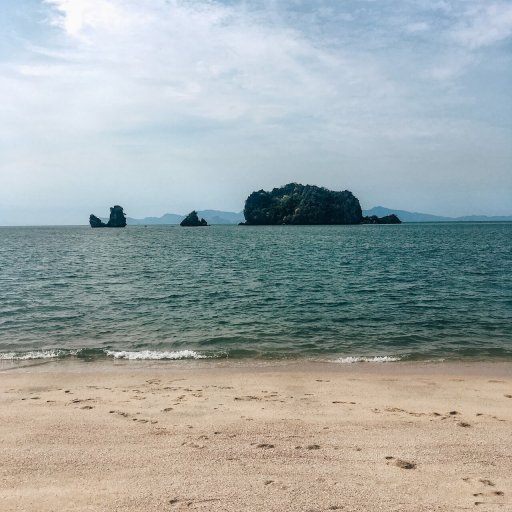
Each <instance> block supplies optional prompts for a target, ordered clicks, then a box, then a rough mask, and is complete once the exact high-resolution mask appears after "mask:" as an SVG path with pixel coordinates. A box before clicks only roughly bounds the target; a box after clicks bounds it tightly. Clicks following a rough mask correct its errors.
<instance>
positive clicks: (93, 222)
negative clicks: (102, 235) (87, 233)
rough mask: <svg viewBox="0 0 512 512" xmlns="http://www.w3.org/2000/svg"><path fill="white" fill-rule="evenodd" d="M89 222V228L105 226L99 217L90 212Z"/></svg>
mask: <svg viewBox="0 0 512 512" xmlns="http://www.w3.org/2000/svg"><path fill="white" fill-rule="evenodd" d="M89 224H90V225H91V228H106V227H107V225H106V224H105V223H104V222H103V221H102V220H101V219H99V218H98V217H96V215H93V214H92V213H91V215H90V216H89Z"/></svg>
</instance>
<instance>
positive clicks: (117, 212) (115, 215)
mask: <svg viewBox="0 0 512 512" xmlns="http://www.w3.org/2000/svg"><path fill="white" fill-rule="evenodd" d="M89 224H90V225H91V228H124V227H125V226H126V215H125V214H124V211H123V207H122V206H119V205H118V204H116V205H115V206H113V207H112V208H110V218H109V219H108V222H107V223H105V222H103V221H102V220H101V219H100V218H99V217H96V215H93V214H92V213H91V215H90V216H89Z"/></svg>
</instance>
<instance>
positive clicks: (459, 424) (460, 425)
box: [457, 421, 471, 428]
mask: <svg viewBox="0 0 512 512" xmlns="http://www.w3.org/2000/svg"><path fill="white" fill-rule="evenodd" d="M457 425H458V426H459V427H464V428H469V427H471V424H470V423H467V422H466V421H459V423H457Z"/></svg>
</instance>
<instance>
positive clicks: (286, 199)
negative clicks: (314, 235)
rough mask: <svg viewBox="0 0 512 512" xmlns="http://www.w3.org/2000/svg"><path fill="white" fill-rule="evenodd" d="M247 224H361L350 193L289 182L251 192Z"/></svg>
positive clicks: (357, 204)
mask: <svg viewBox="0 0 512 512" xmlns="http://www.w3.org/2000/svg"><path fill="white" fill-rule="evenodd" d="M244 215H245V220H246V225H276V224H360V223H361V222H362V220H363V214H362V211H361V205H360V204H359V200H358V199H357V198H356V197H354V195H353V194H352V192H349V191H348V190H345V191H343V192H335V191H332V190H328V189H326V188H323V187H317V186H314V185H301V184H299V183H289V184H288V185H285V186H284V187H280V188H274V189H273V190H272V191H271V192H267V191H265V190H260V191H258V192H253V193H252V194H251V195H250V196H249V197H248V198H247V200H246V201H245V208H244Z"/></svg>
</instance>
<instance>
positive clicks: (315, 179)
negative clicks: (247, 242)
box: [0, 0, 512, 225]
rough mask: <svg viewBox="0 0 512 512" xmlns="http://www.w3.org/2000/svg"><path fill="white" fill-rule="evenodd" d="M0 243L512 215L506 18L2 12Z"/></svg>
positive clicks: (447, 11) (11, 2) (228, 7)
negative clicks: (109, 232)
mask: <svg viewBox="0 0 512 512" xmlns="http://www.w3.org/2000/svg"><path fill="white" fill-rule="evenodd" d="M0 9H1V11H2V12H1V16H0V225H15V224H32V225H34V224H86V223H87V222H88V217H89V214H90V213H95V214H96V215H101V216H106V215H107V214H108V208H109V207H110V206H112V205H113V204H120V205H122V206H124V208H125V211H126V212H127V214H128V215H129V216H130V217H136V218H140V217H145V216H150V215H156V216H159V215H162V214H164V213H166V212H176V213H186V212H189V211H191V210H192V209H198V210H199V209H206V208H213V209H220V210H228V211H240V210H242V209H243V205H244V201H245V198H246V197H247V195H248V194H249V193H251V192H252V191H253V190H259V189H265V190H268V189H271V188H273V187H277V186H281V185H284V184H286V183H289V182H299V183H303V184H312V185H319V186H325V187H327V188H330V189H333V190H345V189H348V190H351V191H352V192H353V193H354V194H355V195H356V196H357V197H358V198H359V200H360V202H361V205H362V207H363V208H370V207H372V206H377V205H382V206H386V207H389V208H396V209H403V210H411V211H421V212H427V213H433V214H439V215H450V216H457V215H466V214H480V215H511V214H512V0H509V1H492V0H486V1H483V0H260V1H254V0H223V1H221V0H23V1H19V0H2V2H1V7H0Z"/></svg>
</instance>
